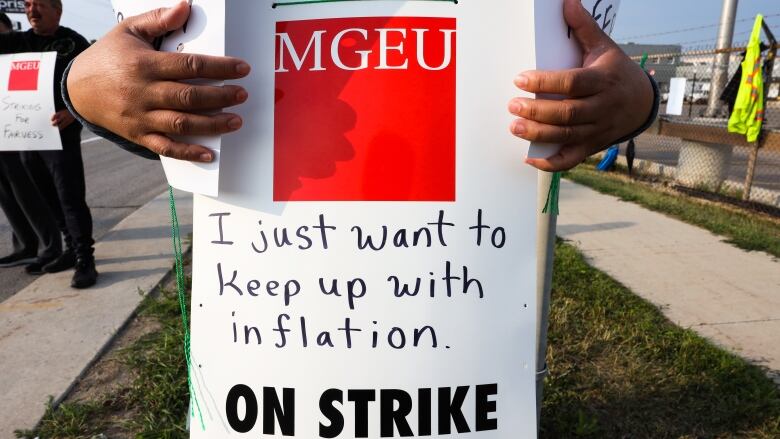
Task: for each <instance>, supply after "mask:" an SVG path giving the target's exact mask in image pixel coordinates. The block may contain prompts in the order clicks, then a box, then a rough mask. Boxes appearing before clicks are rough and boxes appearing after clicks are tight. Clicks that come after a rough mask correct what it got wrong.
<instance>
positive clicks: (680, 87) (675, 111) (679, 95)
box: [666, 78, 688, 116]
mask: <svg viewBox="0 0 780 439" xmlns="http://www.w3.org/2000/svg"><path fill="white" fill-rule="evenodd" d="M687 84H688V78H672V80H671V81H670V82H669V100H668V102H667V103H666V114H672V115H675V116H680V115H681V114H682V111H683V104H684V103H685V88H686V86H687Z"/></svg>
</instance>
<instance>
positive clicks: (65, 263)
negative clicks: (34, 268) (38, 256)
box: [43, 251, 76, 273]
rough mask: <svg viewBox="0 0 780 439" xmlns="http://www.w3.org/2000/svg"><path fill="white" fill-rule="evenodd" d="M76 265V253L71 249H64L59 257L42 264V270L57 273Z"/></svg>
mask: <svg viewBox="0 0 780 439" xmlns="http://www.w3.org/2000/svg"><path fill="white" fill-rule="evenodd" d="M75 266H76V254H75V253H73V252H71V251H66V252H65V253H63V254H62V255H60V257H59V258H57V259H55V260H53V261H51V262H49V263H48V264H46V265H44V266H43V271H45V272H46V273H59V272H60V271H65V270H68V269H71V268H73V267H75Z"/></svg>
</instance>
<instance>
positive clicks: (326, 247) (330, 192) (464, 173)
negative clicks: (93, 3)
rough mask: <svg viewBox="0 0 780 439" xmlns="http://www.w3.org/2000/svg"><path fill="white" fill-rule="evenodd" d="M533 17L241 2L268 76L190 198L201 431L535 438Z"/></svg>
mask: <svg viewBox="0 0 780 439" xmlns="http://www.w3.org/2000/svg"><path fill="white" fill-rule="evenodd" d="M274 3H276V4H274ZM295 3H300V2H295ZM533 6H534V2H533V0H494V1H492V2H490V5H489V7H486V6H485V2H484V1H481V0H460V1H458V2H457V3H455V2H448V1H436V2H434V1H349V2H327V3H322V2H320V3H314V4H291V5H285V4H283V2H272V1H253V2H240V3H229V4H227V21H226V23H227V27H226V32H227V38H226V53H228V54H229V55H232V56H237V57H240V58H243V59H246V60H247V61H248V62H249V63H250V64H251V65H252V67H253V70H252V75H251V76H250V77H249V78H248V79H247V80H245V81H242V82H241V84H242V85H243V86H245V87H247V89H248V92H249V95H250V100H249V101H248V102H247V103H246V104H245V105H242V106H241V107H238V108H237V111H238V112H239V113H240V114H241V115H242V117H243V118H244V121H245V124H244V128H242V130H241V131H239V132H238V133H236V134H232V135H229V136H225V137H224V138H223V148H222V150H221V175H220V191H219V197H218V198H211V197H206V196H201V195H196V196H195V210H194V236H193V240H194V249H193V297H192V345H191V354H192V372H193V374H192V382H193V387H194V393H193V396H194V398H193V409H194V417H193V420H192V428H191V435H192V437H194V438H220V437H228V436H231V435H235V434H237V433H248V434H252V435H254V436H256V437H297V438H307V439H309V438H317V437H323V438H325V437H327V438H359V437H370V438H379V437H401V436H404V437H433V438H439V437H451V436H457V435H464V437H465V436H466V432H470V433H469V434H468V435H467V436H468V437H474V438H518V437H534V436H535V435H536V406H535V338H536V337H535V336H536V334H535V332H536V323H535V313H536V304H535V291H536V260H535V256H534V255H535V245H536V243H535V228H536V181H537V177H536V171H535V170H533V169H532V168H529V167H527V166H524V165H523V160H524V158H525V155H526V150H527V146H528V145H527V142H522V141H520V140H518V139H517V138H515V137H513V136H512V135H511V133H510V132H509V130H508V126H509V124H510V122H511V120H512V117H511V115H510V114H509V113H508V111H507V110H506V107H507V104H508V102H509V100H510V99H511V98H512V97H514V96H516V95H517V94H518V91H517V89H516V88H515V87H514V84H513V83H512V79H513V78H514V77H515V76H516V75H517V74H518V73H519V72H522V71H524V70H529V69H533V68H534V66H535V59H534V43H533V42H534V17H533Z"/></svg>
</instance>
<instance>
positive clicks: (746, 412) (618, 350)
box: [541, 242, 780, 439]
mask: <svg viewBox="0 0 780 439" xmlns="http://www.w3.org/2000/svg"><path fill="white" fill-rule="evenodd" d="M629 263H641V262H636V261H635V262H629ZM547 360H548V365H549V368H550V375H549V377H548V378H547V379H546V381H545V393H544V405H543V408H542V421H541V437H542V438H599V439H600V438H632V439H642V438H647V439H656V438H688V439H694V438H713V439H714V438H724V439H725V438H762V439H769V438H775V439H776V438H780V391H778V388H777V387H776V386H775V383H773V382H772V381H771V380H770V379H769V378H767V376H766V374H765V371H764V370H762V369H761V368H759V367H757V366H753V365H750V364H748V363H747V362H746V361H744V360H743V359H741V358H739V357H738V356H736V355H733V354H730V353H728V352H726V351H724V350H722V349H720V348H718V347H716V346H715V345H713V344H712V343H710V342H708V341H707V340H705V339H704V338H702V337H701V336H699V335H698V334H696V333H695V332H694V331H691V330H686V329H682V328H680V327H678V326H676V325H674V324H672V323H671V322H669V321H668V320H667V319H666V318H665V317H664V316H663V314H662V313H661V312H660V311H659V310H658V308H656V307H655V306H654V305H652V304H650V303H648V302H646V301H645V300H644V299H642V298H640V297H638V296H636V295H635V294H633V293H632V292H631V291H630V290H629V289H627V288H626V287H624V286H623V285H621V284H620V283H618V282H617V281H615V280H614V279H612V278H610V277H609V276H607V275H606V274H605V273H603V272H601V271H599V270H597V269H595V268H593V267H591V266H589V265H588V264H587V263H586V262H585V259H584V258H583V256H582V255H581V254H580V253H579V252H578V251H577V250H576V249H575V248H574V247H573V246H571V245H568V244H564V243H560V242H559V243H558V245H557V247H556V253H555V271H554V275H553V292H552V305H551V313H550V331H549V350H548V354H547Z"/></svg>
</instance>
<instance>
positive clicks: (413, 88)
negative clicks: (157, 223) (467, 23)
mask: <svg viewBox="0 0 780 439" xmlns="http://www.w3.org/2000/svg"><path fill="white" fill-rule="evenodd" d="M455 44H456V21H455V19H454V18H416V17H414V18H413V17H369V18H340V19H322V20H304V21H288V22H279V23H277V26H276V65H275V67H276V81H275V82H276V105H275V111H274V128H275V133H274V200H275V201H455V102H456V95H455V78H456V47H455Z"/></svg>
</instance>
